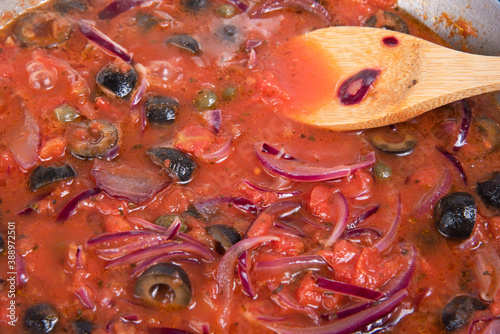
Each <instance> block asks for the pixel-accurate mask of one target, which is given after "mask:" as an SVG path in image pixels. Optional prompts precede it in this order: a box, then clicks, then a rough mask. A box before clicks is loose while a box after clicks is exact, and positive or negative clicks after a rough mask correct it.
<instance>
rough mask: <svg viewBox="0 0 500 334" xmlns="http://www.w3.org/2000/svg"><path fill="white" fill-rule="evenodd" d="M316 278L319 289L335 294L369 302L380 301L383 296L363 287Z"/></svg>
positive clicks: (378, 292)
mask: <svg viewBox="0 0 500 334" xmlns="http://www.w3.org/2000/svg"><path fill="white" fill-rule="evenodd" d="M314 278H315V279H316V284H317V285H318V287H320V288H322V289H326V290H330V291H333V292H338V293H341V294H345V295H349V296H354V297H359V298H363V299H369V300H378V299H379V298H380V297H382V296H383V293H382V292H380V291H376V290H372V289H368V288H364V287H361V286H357V285H353V284H348V283H343V282H338V281H334V280H330V279H327V278H325V277H321V276H314Z"/></svg>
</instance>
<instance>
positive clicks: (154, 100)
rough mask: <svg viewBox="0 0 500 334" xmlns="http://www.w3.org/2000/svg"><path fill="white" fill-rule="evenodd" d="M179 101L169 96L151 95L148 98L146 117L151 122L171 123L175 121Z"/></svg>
mask: <svg viewBox="0 0 500 334" xmlns="http://www.w3.org/2000/svg"><path fill="white" fill-rule="evenodd" d="M178 107H179V102H177V101H176V100H174V99H173V98H171V97H168V96H161V95H150V96H148V97H147V99H146V103H145V109H146V117H147V119H148V122H149V123H153V124H171V123H173V122H174V120H175V117H176V114H177V108H178Z"/></svg>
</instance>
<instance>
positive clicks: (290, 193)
mask: <svg viewBox="0 0 500 334" xmlns="http://www.w3.org/2000/svg"><path fill="white" fill-rule="evenodd" d="M243 183H245V184H246V185H247V186H249V187H250V188H253V189H255V190H258V191H262V192H266V193H275V194H277V195H278V198H280V199H282V198H288V197H293V196H296V195H299V194H301V193H302V191H300V190H295V191H292V190H290V191H279V190H273V189H269V188H265V187H263V186H260V185H256V184H253V183H251V182H249V181H243Z"/></svg>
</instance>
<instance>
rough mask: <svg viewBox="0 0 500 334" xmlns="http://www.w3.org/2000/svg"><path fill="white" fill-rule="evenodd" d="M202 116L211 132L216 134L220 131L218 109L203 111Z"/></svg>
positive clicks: (220, 120) (220, 123)
mask: <svg viewBox="0 0 500 334" xmlns="http://www.w3.org/2000/svg"><path fill="white" fill-rule="evenodd" d="M203 118H204V119H205V120H206V121H207V123H208V125H209V127H210V130H212V131H213V133H215V134H218V133H219V132H220V129H221V127H222V112H221V110H220V109H215V110H207V111H204V112H203Z"/></svg>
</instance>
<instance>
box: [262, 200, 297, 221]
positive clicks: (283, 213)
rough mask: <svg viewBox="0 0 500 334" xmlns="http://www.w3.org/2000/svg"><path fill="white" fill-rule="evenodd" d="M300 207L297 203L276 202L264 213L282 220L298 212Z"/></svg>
mask: <svg viewBox="0 0 500 334" xmlns="http://www.w3.org/2000/svg"><path fill="white" fill-rule="evenodd" d="M301 207H302V204H300V203H298V202H292V201H284V202H276V203H273V204H271V205H270V206H269V207H268V208H267V209H266V210H264V212H265V213H267V214H269V215H272V216H276V217H279V218H284V217H287V216H290V215H293V214H294V213H296V212H298V211H299V210H300V208H301Z"/></svg>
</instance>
